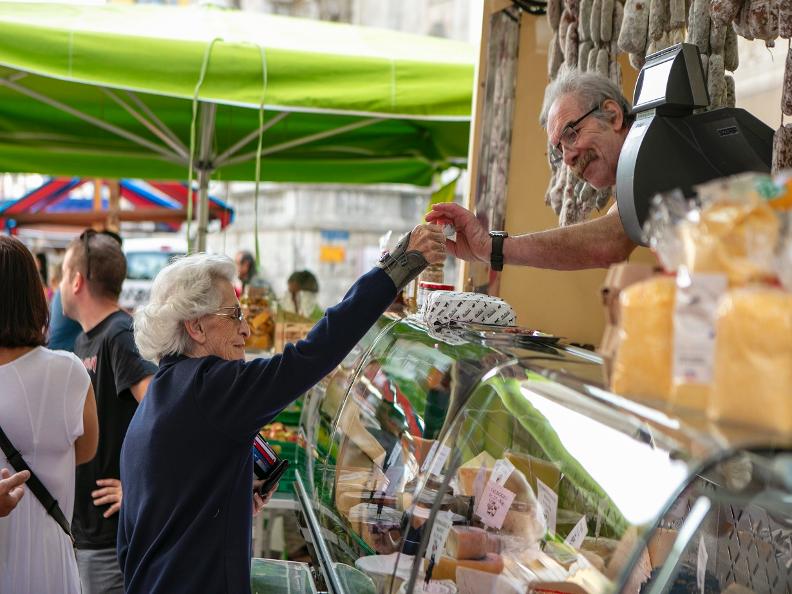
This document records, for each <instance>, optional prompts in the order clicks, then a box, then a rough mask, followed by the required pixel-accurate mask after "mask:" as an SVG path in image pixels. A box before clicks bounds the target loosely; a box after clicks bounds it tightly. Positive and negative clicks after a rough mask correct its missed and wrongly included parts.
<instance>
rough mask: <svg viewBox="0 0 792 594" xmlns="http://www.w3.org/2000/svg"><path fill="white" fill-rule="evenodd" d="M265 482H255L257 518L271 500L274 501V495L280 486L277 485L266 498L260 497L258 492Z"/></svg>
mask: <svg viewBox="0 0 792 594" xmlns="http://www.w3.org/2000/svg"><path fill="white" fill-rule="evenodd" d="M263 482H264V481H253V515H254V516H257V515H259V514H260V513H261V510H263V509H264V506H265V505H267V503H268V502H269V500H270V499H272V495H273V493H275V491H277V490H278V484H279V483H275V486H274V487H272V489H270V492H269V493H267V496H266V497H262V496H261V495H259V493H258V490H259V487H260V486H261V484H262V483H263Z"/></svg>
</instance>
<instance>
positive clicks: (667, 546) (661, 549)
mask: <svg viewBox="0 0 792 594" xmlns="http://www.w3.org/2000/svg"><path fill="white" fill-rule="evenodd" d="M677 534H678V533H677V531H676V530H670V529H668V528H658V529H657V530H655V532H654V534H652V538H650V539H649V542H648V543H647V545H646V548H647V549H648V550H649V560H650V561H651V562H652V569H654V568H655V567H660V566H661V565H662V564H663V563H665V560H666V559H667V558H668V553H670V552H671V547H673V546H674V541H675V540H676V538H677Z"/></svg>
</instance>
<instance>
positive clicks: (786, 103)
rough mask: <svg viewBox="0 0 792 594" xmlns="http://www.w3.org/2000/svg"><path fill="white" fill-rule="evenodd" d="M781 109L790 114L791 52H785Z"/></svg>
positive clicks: (791, 98)
mask: <svg viewBox="0 0 792 594" xmlns="http://www.w3.org/2000/svg"><path fill="white" fill-rule="evenodd" d="M781 111H783V112H784V115H788V116H792V52H787V58H786V70H785V71H784V87H783V90H782V91H781Z"/></svg>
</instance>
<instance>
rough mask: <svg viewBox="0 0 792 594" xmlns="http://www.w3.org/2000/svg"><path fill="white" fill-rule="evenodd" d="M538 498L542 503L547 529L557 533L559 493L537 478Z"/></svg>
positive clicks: (551, 532)
mask: <svg viewBox="0 0 792 594" xmlns="http://www.w3.org/2000/svg"><path fill="white" fill-rule="evenodd" d="M536 491H537V493H536V498H537V499H538V500H539V503H540V504H541V505H542V514H543V515H544V519H545V522H546V523H547V531H548V532H549V533H550V534H555V530H556V515H557V514H558V495H557V494H556V492H555V491H553V490H552V489H551V488H550V487H548V486H547V485H545V484H544V483H543V482H542V481H540V480H539V479H536Z"/></svg>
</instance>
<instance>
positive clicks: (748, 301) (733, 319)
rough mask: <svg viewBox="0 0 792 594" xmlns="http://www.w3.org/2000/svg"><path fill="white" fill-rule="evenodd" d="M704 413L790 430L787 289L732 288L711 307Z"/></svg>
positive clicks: (790, 296)
mask: <svg viewBox="0 0 792 594" xmlns="http://www.w3.org/2000/svg"><path fill="white" fill-rule="evenodd" d="M716 330H717V341H716V348H715V370H714V384H713V389H712V393H711V396H710V401H709V406H708V415H709V417H710V418H711V419H713V420H729V421H735V422H738V423H744V424H748V425H753V426H755V427H763V428H767V429H771V430H775V431H780V432H787V433H788V432H790V431H792V293H789V292H786V291H783V290H781V289H777V288H772V287H749V288H743V289H733V290H731V291H729V292H728V293H727V294H726V295H725V296H724V297H723V299H722V300H721V303H720V305H719V307H718V311H717V321H716Z"/></svg>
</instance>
